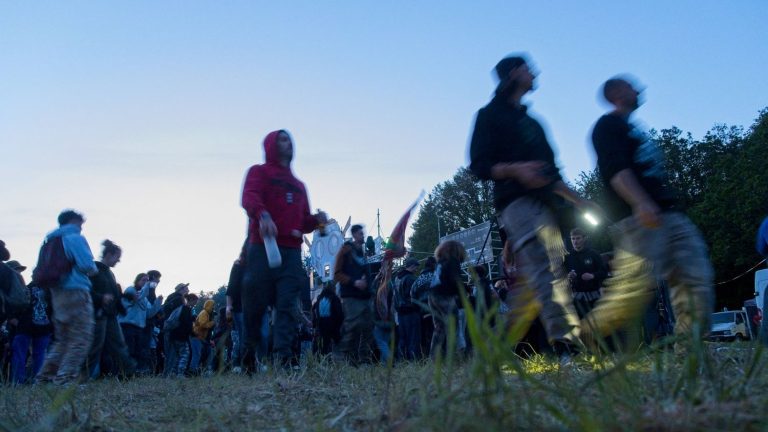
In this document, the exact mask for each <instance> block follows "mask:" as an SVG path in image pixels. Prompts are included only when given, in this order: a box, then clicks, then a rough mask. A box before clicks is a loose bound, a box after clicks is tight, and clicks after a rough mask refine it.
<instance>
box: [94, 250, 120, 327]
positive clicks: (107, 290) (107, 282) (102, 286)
mask: <svg viewBox="0 0 768 432" xmlns="http://www.w3.org/2000/svg"><path fill="white" fill-rule="evenodd" d="M96 268H97V269H98V270H99V272H98V273H96V274H95V275H93V276H91V277H90V279H91V298H92V299H93V312H94V314H95V316H96V317H97V318H98V317H101V316H110V317H114V316H117V315H118V314H120V315H125V307H123V302H121V301H120V298H121V297H122V293H121V292H120V288H119V287H118V286H117V281H116V280H115V275H114V273H112V270H111V269H110V268H109V267H108V266H107V265H105V264H104V263H102V262H100V261H96ZM106 294H112V302H111V303H110V304H109V305H107V306H106V307H105V306H104V304H103V302H104V296H105V295H106Z"/></svg>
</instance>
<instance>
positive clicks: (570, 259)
mask: <svg viewBox="0 0 768 432" xmlns="http://www.w3.org/2000/svg"><path fill="white" fill-rule="evenodd" d="M587 240H588V238H587V235H586V234H585V233H584V230H583V229H581V228H574V229H572V230H571V245H572V246H573V251H571V252H570V253H569V254H568V255H566V257H565V267H566V268H567V269H568V282H569V283H570V285H571V293H572V295H573V305H574V307H575V308H576V312H577V313H578V314H579V318H584V316H585V315H586V314H587V313H588V312H589V311H591V310H592V308H593V307H594V306H595V303H596V302H597V299H599V298H600V288H601V287H602V285H603V280H605V278H606V277H607V276H608V269H607V268H606V265H605V263H604V262H603V258H602V257H601V256H600V254H598V253H597V252H596V251H595V250H594V249H592V248H589V247H587Z"/></svg>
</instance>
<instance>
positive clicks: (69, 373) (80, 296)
mask: <svg viewBox="0 0 768 432" xmlns="http://www.w3.org/2000/svg"><path fill="white" fill-rule="evenodd" d="M58 222H59V228H58V229H56V230H54V231H53V232H51V233H50V234H48V236H47V237H46V241H54V238H55V237H61V242H62V244H63V246H64V254H65V255H66V258H67V259H68V260H69V261H70V262H71V263H72V270H71V271H70V272H69V273H68V274H66V275H65V276H63V277H62V278H61V280H60V281H59V283H58V284H57V285H56V286H55V287H52V288H51V289H50V293H51V304H52V306H53V333H54V340H53V343H52V344H51V345H50V346H49V349H48V355H47V356H46V358H45V362H44V363H43V366H42V367H41V368H40V372H39V373H38V374H37V378H36V381H37V382H39V383H48V382H52V383H54V384H59V385H66V384H72V383H75V382H76V381H77V380H78V377H79V375H80V368H81V367H82V365H83V363H85V360H86V358H87V357H88V351H89V349H90V347H91V343H92V342H93V327H94V322H93V301H92V300H91V293H90V291H91V281H90V279H89V278H88V277H89V276H92V275H96V274H97V273H98V268H97V267H96V264H95V263H94V262H93V254H92V253H91V248H90V246H88V241H86V239H85V237H83V236H82V235H81V234H80V232H81V231H82V228H83V223H85V218H84V217H83V215H82V214H80V213H77V212H76V211H74V210H65V211H63V212H62V213H61V214H60V215H59V217H58Z"/></svg>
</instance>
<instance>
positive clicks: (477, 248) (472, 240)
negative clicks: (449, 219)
mask: <svg viewBox="0 0 768 432" xmlns="http://www.w3.org/2000/svg"><path fill="white" fill-rule="evenodd" d="M490 230H491V222H490V221H488V222H483V223H481V224H480V225H475V226H473V227H470V228H467V229H465V230H461V231H459V232H456V233H453V234H448V235H447V236H445V237H441V238H440V243H442V242H444V241H446V240H454V241H457V242H459V243H461V244H462V245H463V246H464V249H466V250H467V261H466V263H467V264H473V265H474V264H475V263H479V264H485V263H489V262H491V261H493V248H491V238H490V237H489V236H488V231H490ZM486 238H487V239H488V241H487V242H486ZM484 243H485V248H483V244H484ZM481 253H482V255H481Z"/></svg>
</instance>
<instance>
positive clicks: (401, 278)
mask: <svg viewBox="0 0 768 432" xmlns="http://www.w3.org/2000/svg"><path fill="white" fill-rule="evenodd" d="M414 282H416V275H414V274H413V273H411V272H409V271H408V270H405V269H403V270H401V271H400V272H399V273H398V274H397V277H396V278H395V283H394V291H395V292H394V294H395V310H396V311H397V313H399V314H401V315H403V314H409V313H416V312H419V306H418V305H417V304H416V303H414V302H413V297H412V291H411V289H412V287H413V284H414Z"/></svg>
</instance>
